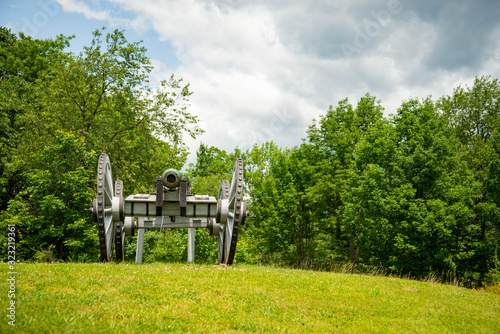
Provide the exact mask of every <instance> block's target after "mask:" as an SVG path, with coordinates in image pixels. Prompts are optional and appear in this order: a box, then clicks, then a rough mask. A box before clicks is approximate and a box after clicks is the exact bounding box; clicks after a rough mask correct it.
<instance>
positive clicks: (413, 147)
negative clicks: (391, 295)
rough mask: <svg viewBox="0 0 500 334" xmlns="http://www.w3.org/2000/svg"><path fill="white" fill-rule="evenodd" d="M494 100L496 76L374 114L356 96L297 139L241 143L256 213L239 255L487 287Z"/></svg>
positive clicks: (493, 272) (375, 105)
mask: <svg viewBox="0 0 500 334" xmlns="http://www.w3.org/2000/svg"><path fill="white" fill-rule="evenodd" d="M499 98H500V85H499V82H498V80H497V79H491V78H490V77H479V78H476V80H475V82H474V84H473V86H472V87H458V88H456V89H455V90H454V92H453V94H452V95H451V96H444V97H442V98H439V99H437V101H432V100H431V99H430V98H426V99H419V98H410V99H408V100H406V101H404V102H402V104H401V106H400V107H399V108H398V110H397V112H396V113H395V114H394V115H390V116H389V117H384V113H383V108H382V106H381V105H380V102H379V101H377V100H376V98H375V97H373V96H371V95H369V94H367V95H366V96H364V97H362V98H361V99H360V100H359V101H358V103H357V105H352V104H350V103H349V101H348V100H347V99H345V100H342V101H340V102H339V103H338V105H337V106H336V107H333V106H331V107H330V108H329V110H328V111H327V112H326V113H325V114H324V115H322V116H321V117H320V119H319V120H315V121H313V122H312V124H311V126H310V127H309V129H308V131H307V135H306V138H304V140H303V143H302V144H301V145H300V146H297V147H294V148H290V149H280V148H278V147H276V145H274V144H273V143H266V144H264V145H262V146H255V147H254V148H253V149H252V150H249V151H247V152H245V153H244V154H242V155H243V156H244V158H245V162H246V176H245V179H246V181H247V187H248V191H249V197H250V198H251V199H250V203H251V206H250V208H251V211H252V213H253V214H254V215H255V216H256V218H254V219H253V220H252V221H251V223H250V224H249V225H248V226H247V227H246V228H245V234H244V235H243V237H242V240H241V241H242V244H243V254H240V256H242V257H243V259H244V260H247V261H248V260H251V261H258V262H263V263H274V264H276V263H277V264H281V265H286V266H292V267H297V268H326V269H328V268H330V267H335V266H338V264H339V263H350V264H351V266H352V268H353V270H361V271H362V270H367V269H373V268H380V269H382V270H389V271H390V272H393V273H399V274H402V275H410V276H416V277H428V276H432V277H438V278H443V279H450V280H455V279H457V280H459V281H461V282H463V283H464V284H465V285H468V286H475V285H480V284H497V283H498V282H499V279H500V261H499V258H498V253H499V246H500V211H499V207H500V123H499V122H500V117H499V116H500V101H499V100H500V99H499ZM198 153H199V155H198V164H197V165H196V166H194V167H195V168H194V170H195V171H199V172H200V171H204V170H209V171H210V169H211V168H214V167H215V169H217V168H216V164H217V162H218V161H220V160H224V159H221V158H220V156H221V154H222V155H224V154H223V153H224V152H223V151H220V150H217V149H216V148H207V147H204V146H202V147H200V150H199V151H198ZM200 153H201V154H200ZM226 165H228V163H226ZM212 174H216V170H214V171H211V173H209V174H206V175H202V180H203V181H208V179H207V178H208V177H209V176H208V175H212ZM195 176H196V173H195ZM203 178H204V179H203ZM197 181H198V179H197V178H195V182H194V183H195V185H197Z"/></svg>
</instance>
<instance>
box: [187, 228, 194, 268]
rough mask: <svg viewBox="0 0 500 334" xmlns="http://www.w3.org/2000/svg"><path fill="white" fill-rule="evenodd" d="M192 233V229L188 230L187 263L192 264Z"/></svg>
mask: <svg viewBox="0 0 500 334" xmlns="http://www.w3.org/2000/svg"><path fill="white" fill-rule="evenodd" d="M194 231H195V229H194V228H193V227H190V228H188V254H187V257H188V258H187V261H188V262H189V263H193V262H194Z"/></svg>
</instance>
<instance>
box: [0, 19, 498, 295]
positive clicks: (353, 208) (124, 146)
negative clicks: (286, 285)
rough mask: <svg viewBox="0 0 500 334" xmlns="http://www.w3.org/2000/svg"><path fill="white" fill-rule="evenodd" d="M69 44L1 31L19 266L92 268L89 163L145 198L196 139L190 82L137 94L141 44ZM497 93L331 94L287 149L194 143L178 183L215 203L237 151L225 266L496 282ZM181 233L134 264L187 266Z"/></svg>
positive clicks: (490, 83)
mask: <svg viewBox="0 0 500 334" xmlns="http://www.w3.org/2000/svg"><path fill="white" fill-rule="evenodd" d="M70 40H71V38H67V37H64V36H59V37H58V38H56V39H55V40H34V39H31V38H30V37H29V36H24V35H23V34H20V35H19V36H16V35H14V34H12V33H11V32H10V31H9V30H8V29H5V28H1V30H0V118H1V122H0V183H1V186H2V187H1V188H0V191H1V192H0V217H1V223H0V225H1V226H0V228H2V229H3V230H4V231H7V228H6V226H7V224H15V225H16V231H17V239H18V240H17V245H18V247H17V256H18V258H19V259H21V260H44V259H49V260H50V259H59V260H63V261H98V259H99V253H98V239H97V230H96V228H95V226H94V223H93V222H92V219H91V215H90V213H89V212H88V211H86V210H85V209H87V208H89V207H90V205H91V204H90V203H91V201H92V199H93V198H94V197H95V182H96V180H95V179H96V175H95V174H96V173H95V170H96V165H97V157H98V155H99V154H100V153H102V152H107V153H108V154H109V155H110V156H111V161H112V167H113V173H114V178H115V179H118V178H119V179H122V180H123V181H124V185H125V194H126V195H128V194H131V193H138V192H146V191H148V190H152V189H150V188H149V185H150V184H151V183H152V180H153V179H154V176H157V175H160V174H161V172H162V171H163V170H164V169H165V167H167V166H169V167H174V168H178V169H180V168H182V166H183V164H184V163H185V159H186V154H187V152H188V151H187V148H186V147H185V145H184V144H183V139H182V138H183V134H188V135H191V136H193V137H195V136H196V135H198V134H199V133H201V131H202V130H201V129H200V128H199V127H198V119H197V118H196V117H195V116H193V115H191V114H190V113H189V112H188V109H187V107H188V98H189V95H190V94H191V92H190V91H189V85H183V84H182V81H181V80H180V79H175V78H174V77H171V78H169V79H168V80H166V81H163V82H162V86H161V87H159V88H158V89H152V88H150V87H148V74H149V73H150V71H151V64H150V62H149V59H148V58H147V56H146V53H145V52H146V50H145V49H144V48H143V47H141V46H140V44H139V43H129V42H128V41H126V39H125V37H124V35H123V32H120V31H114V32H111V33H108V34H106V35H105V36H104V30H100V31H96V32H94V39H93V41H92V43H91V45H90V46H89V47H85V48H84V50H83V51H82V52H81V53H80V54H78V55H75V54H73V53H70V52H67V51H65V48H66V47H67V46H68V45H69V42H70ZM499 97H500V85H499V82H498V79H495V78H491V77H478V78H476V80H475V82H474V84H473V85H472V86H471V87H467V86H460V87H457V88H455V90H454V92H453V94H452V95H451V96H443V97H441V98H439V99H437V100H432V99H431V98H424V99H422V98H410V99H408V100H406V101H403V102H402V104H401V106H400V107H399V108H398V110H397V112H395V113H394V114H393V115H390V116H388V117H385V116H384V114H385V113H384V110H383V108H382V106H381V103H380V101H378V100H377V99H376V98H375V97H373V96H371V95H369V94H367V95H365V96H364V97H362V98H361V99H360V100H359V101H357V103H356V104H355V105H353V104H351V103H350V102H349V101H348V100H347V99H346V100H342V101H340V102H339V103H338V105H337V106H335V107H334V106H331V107H330V108H329V110H327V111H326V113H325V114H324V115H322V116H321V117H320V118H319V119H318V120H313V121H312V123H311V125H310V127H309V129H308V131H307V133H306V134H304V139H303V143H302V144H301V145H299V146H297V147H293V148H286V149H285V148H280V147H277V146H276V145H275V144H274V143H273V142H267V143H264V144H262V145H260V146H259V145H255V146H254V147H253V148H252V149H250V150H247V151H246V152H241V151H240V150H238V149H235V151H234V152H232V153H227V152H225V151H223V150H221V149H219V148H217V147H208V146H206V145H201V146H200V147H199V149H198V151H197V162H196V164H193V165H191V166H189V167H188V168H187V174H188V175H187V176H189V177H190V179H191V182H192V184H193V189H194V190H195V191H196V192H197V193H200V194H201V193H204V194H209V195H214V196H217V192H218V189H219V183H220V181H221V180H222V179H230V173H231V169H232V166H233V162H234V159H235V157H237V156H241V157H243V159H244V161H245V181H246V183H245V187H246V189H245V190H246V192H245V193H246V196H247V199H246V201H247V202H248V203H249V209H250V211H251V214H252V215H255V218H252V219H248V223H247V225H246V226H244V227H243V229H242V232H241V233H240V239H239V242H238V246H237V252H236V260H235V261H236V262H250V263H265V264H277V265H283V266H291V267H296V268H316V269H329V268H332V267H335V266H339V265H344V264H349V265H350V266H351V267H352V269H353V270H356V271H363V270H367V269H371V268H380V269H383V270H388V271H391V272H394V273H399V274H401V275H411V276H418V277H426V276H434V277H435V276H437V277H448V278H449V279H458V280H460V281H462V282H463V283H464V284H466V285H468V286H478V285H482V284H498V283H499V282H500V260H499V258H498V254H499V251H500V249H499V246H500V210H499V207H500V191H499V190H500V117H499V116H500V101H499ZM150 232H151V233H150ZM184 232H185V231H162V232H152V231H148V233H146V240H145V255H144V258H145V260H161V261H183V260H185V255H186V244H187V242H186V239H187V238H186V235H185V233H184ZM167 233H168V234H167ZM2 238H3V239H2V240H1V242H2V243H3V244H5V243H6V240H5V238H4V237H2ZM196 238H197V239H196V255H195V258H196V260H197V261H205V262H216V259H217V253H216V252H217V247H216V241H215V239H214V238H212V237H210V236H208V233H207V231H203V230H200V231H198V232H197V234H196ZM127 240H128V241H126V242H127V245H126V258H127V259H129V260H133V257H134V249H135V244H134V241H135V240H134V238H127Z"/></svg>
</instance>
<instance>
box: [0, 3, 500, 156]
mask: <svg viewBox="0 0 500 334" xmlns="http://www.w3.org/2000/svg"><path fill="white" fill-rule="evenodd" d="M0 24H1V25H2V26H6V27H9V28H11V29H12V31H13V32H19V31H23V32H25V33H27V34H29V35H31V36H33V37H36V38H49V37H50V38H54V37H55V36H57V35H58V34H61V33H62V34H64V35H66V36H69V35H75V36H76V38H75V39H73V40H72V47H71V49H72V51H75V52H79V51H81V50H82V47H83V46H84V45H88V44H89V41H90V40H91V32H92V31H93V30H95V29H96V28H101V27H103V26H106V27H108V28H109V29H114V28H119V29H125V31H126V36H127V38H128V40H129V41H139V40H143V41H144V46H145V47H146V48H147V49H148V54H149V56H150V58H152V60H153V64H154V66H155V71H154V73H153V75H152V83H153V84H154V83H156V82H158V81H159V80H161V79H166V78H168V77H169V76H170V74H172V73H174V74H175V75H176V76H177V77H182V78H184V80H185V81H187V82H189V83H190V84H191V89H192V91H193V92H194V94H193V95H192V98H191V109H190V110H191V112H192V113H193V114H196V115H198V116H199V118H200V120H201V127H202V128H203V129H204V130H205V131H206V132H205V134H203V135H202V136H201V137H200V138H198V139H197V140H187V143H188V144H189V146H190V149H191V151H192V152H195V151H196V149H197V147H198V146H199V143H200V141H201V142H204V143H205V144H208V145H210V146H216V147H219V148H221V149H225V150H227V151H233V149H234V148H235V147H237V146H238V147H240V148H242V149H247V148H249V147H251V146H252V145H253V144H255V143H257V144H260V143H263V142H265V141H267V140H274V141H275V142H276V143H277V144H278V145H280V146H282V147H292V146H295V145H297V144H300V142H301V139H302V138H304V137H305V135H306V133H305V130H306V129H307V127H308V126H309V125H310V124H311V122H312V119H313V118H317V117H318V115H320V114H322V113H324V112H325V111H326V110H327V109H328V107H329V106H330V105H334V106H335V105H336V104H337V103H338V101H339V100H341V99H344V98H346V97H347V98H349V100H350V101H351V102H352V103H356V102H357V101H358V100H359V98H360V97H361V96H363V95H364V94H365V93H367V92H369V93H370V94H372V95H375V96H376V97H377V98H379V99H380V100H381V101H382V105H383V106H384V107H385V112H386V114H387V115H388V114H391V113H394V112H395V111H396V109H397V108H398V106H399V105H400V103H401V101H403V100H404V99H407V98H409V97H412V96H413V97H427V96H429V95H432V96H433V97H434V98H438V97H440V96H442V95H444V94H451V93H452V90H453V88H454V87H456V86H458V85H459V84H463V85H470V84H471V83H472V82H473V80H474V77H475V76H480V75H491V76H492V77H495V78H500V1H498V0H484V1H481V0H479V1H473V0H470V1H465V0H454V1H451V0H450V1H436V0H422V1H417V0H380V1H379V0H350V1H347V0H331V1H326V0H319V1H300V0H297V1H284V0H276V1H273V0H267V1H262V0H260V1H259V0H257V1H243V0H219V1H210V0H182V1H181V0H141V1H137V0H101V1H97V0H90V1H79V0H1V3H0ZM192 159H193V156H191V158H190V161H192Z"/></svg>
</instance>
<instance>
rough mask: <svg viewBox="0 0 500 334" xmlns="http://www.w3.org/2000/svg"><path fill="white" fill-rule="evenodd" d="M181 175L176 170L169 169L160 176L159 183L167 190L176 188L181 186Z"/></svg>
mask: <svg viewBox="0 0 500 334" xmlns="http://www.w3.org/2000/svg"><path fill="white" fill-rule="evenodd" d="M181 179H182V175H181V172H179V171H178V170H177V169H173V168H169V169H167V170H165V171H164V172H163V174H161V181H162V182H163V185H164V186H165V187H167V188H176V187H178V186H179V185H180V184H181Z"/></svg>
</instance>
